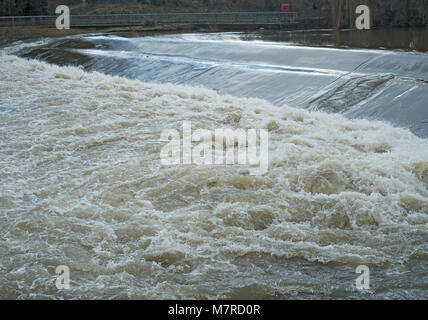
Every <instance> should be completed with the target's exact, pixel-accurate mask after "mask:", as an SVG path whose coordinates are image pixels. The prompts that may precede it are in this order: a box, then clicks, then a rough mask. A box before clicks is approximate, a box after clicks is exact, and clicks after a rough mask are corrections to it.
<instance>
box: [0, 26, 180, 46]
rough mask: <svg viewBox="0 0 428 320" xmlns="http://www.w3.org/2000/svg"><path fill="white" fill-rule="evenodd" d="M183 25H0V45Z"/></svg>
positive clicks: (159, 30)
mask: <svg viewBox="0 0 428 320" xmlns="http://www.w3.org/2000/svg"><path fill="white" fill-rule="evenodd" d="M183 29H184V27H183V26H180V25H168V26H165V25H159V26H156V27H144V26H134V27H110V28H71V29H70V30H58V29H56V28H47V27H37V26H28V27H14V28H6V27H0V46H1V45H5V44H8V43H12V42H15V41H19V40H30V39H38V38H48V37H49V38H51V37H65V36H70V35H77V34H91V33H116V32H117V33H126V34H132V33H136V34H156V33H166V32H174V31H179V30H180V31H181V30H183Z"/></svg>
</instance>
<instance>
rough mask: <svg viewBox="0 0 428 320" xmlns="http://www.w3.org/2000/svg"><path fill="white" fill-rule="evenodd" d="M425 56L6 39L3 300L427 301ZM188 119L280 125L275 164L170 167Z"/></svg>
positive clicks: (172, 41)
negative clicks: (362, 276) (164, 158)
mask: <svg viewBox="0 0 428 320" xmlns="http://www.w3.org/2000/svg"><path fill="white" fill-rule="evenodd" d="M76 44H78V45H76ZM82 46H83V47H82ZM15 52H18V55H21V57H19V56H16V55H13V54H12V53H15ZM66 53H67V54H68V55H66ZM31 55H33V56H34V55H36V56H37V57H38V58H39V59H45V60H46V61H49V62H52V63H53V62H56V61H55V59H57V60H59V59H60V58H61V57H63V58H64V57H66V59H68V62H69V63H75V64H77V65H80V68H79V67H76V66H64V65H63V64H65V62H64V61H62V62H61V61H59V62H58V63H59V64H60V66H57V65H54V64H48V63H47V62H46V61H39V60H34V59H30V60H27V59H24V58H22V56H31ZM427 59H428V56H427V55H426V54H418V53H404V52H393V51H380V50H339V49H333V48H311V49H309V48H307V47H298V46H292V45H285V44H277V43H268V42H260V41H249V42H248V41H240V40H239V39H234V38H233V37H230V36H227V37H226V38H222V36H221V35H211V36H209V35H201V36H198V35H186V36H184V35H182V36H166V37H165V36H164V37H158V38H135V39H126V38H118V37H108V36H80V37H73V38H68V39H65V40H64V39H59V40H46V41H43V42H41V43H38V44H35V43H33V44H28V43H27V44H20V45H17V46H15V47H9V48H4V49H2V52H1V53H0V74H1V77H0V122H1V124H0V181H1V184H0V239H1V240H0V298H2V299H5V298H21V299H28V298H30V299H33V298H34V299H41V298H48V299H50V298H54V299H55V298H74V299H79V298H89V299H93V298H106V299H113V298H118V299H153V298H174V299H175V298H185V299H187V298H189V299H192V298H201V299H207V298H208V299H211V298H212V299H214V298H231V299H233V298H238V299H240V298H290V297H291V298H302V299H305V298H325V299H332V298H333V299H334V298H363V299H365V298H367V299H373V298H404V299H406V298H409V299H411V298H425V299H426V298H428V262H427V261H428V260H427V258H428V189H427V185H428V140H426V139H424V137H427V136H428V130H427V124H426V123H427V122H428V120H426V119H427V118H428V116H427V107H426V103H427V101H428V90H427V87H428V84H427V82H428V63H427ZM183 84H184V85H183ZM196 85H203V86H204V87H206V88H202V87H200V86H196ZM227 94H230V95H227ZM248 97H250V98H248ZM325 111H328V112H330V113H325ZM341 113H342V114H341ZM356 117H365V118H367V119H351V118H356ZM374 119H377V120H387V121H389V123H391V124H389V123H388V122H382V121H377V120H374ZM183 120H189V121H191V122H192V124H193V126H194V128H195V129H196V128H204V129H209V130H215V129H217V128H267V129H269V131H270V140H269V161H270V168H269V172H268V173H267V174H266V175H264V176H250V175H248V173H247V172H248V171H247V170H245V169H246V168H245V167H244V166H241V165H239V166H238V165H236V166H172V167H165V166H162V165H161V162H160V158H159V157H160V150H161V148H162V146H163V144H162V143H161V142H160V141H159V138H160V135H161V131H163V130H165V129H169V128H176V129H178V130H179V129H180V128H181V123H182V121H183ZM399 127H402V128H399ZM412 132H413V133H412ZM415 134H416V135H415ZM59 265H67V266H69V267H70V270H71V288H70V290H62V291H59V290H58V289H56V287H55V279H56V276H57V275H56V274H55V269H56V267H57V266H59ZM358 265H368V266H369V267H370V271H371V282H370V283H371V290H370V291H368V292H359V291H358V290H357V289H356V288H355V279H356V277H357V276H358V275H356V273H355V268H356V267H357V266H358Z"/></svg>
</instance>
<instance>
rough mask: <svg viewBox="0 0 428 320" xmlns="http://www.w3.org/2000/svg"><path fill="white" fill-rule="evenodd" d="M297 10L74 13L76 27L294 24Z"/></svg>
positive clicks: (0, 20)
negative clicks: (147, 23)
mask: <svg viewBox="0 0 428 320" xmlns="http://www.w3.org/2000/svg"><path fill="white" fill-rule="evenodd" d="M299 18H300V16H299V14H298V13H297V12H287V13H286V14H284V13H282V12H227V13H165V14H111V15H71V16H70V21H71V26H72V27H73V26H74V27H90V26H94V27H96V26H125V25H127V26H129V25H143V24H145V23H146V22H155V23H210V24H222V23H224V24H229V23H231V24H233V23H246V24H294V23H296V22H297V21H298V20H299ZM56 19H57V16H19V17H0V27H12V26H55V21H56Z"/></svg>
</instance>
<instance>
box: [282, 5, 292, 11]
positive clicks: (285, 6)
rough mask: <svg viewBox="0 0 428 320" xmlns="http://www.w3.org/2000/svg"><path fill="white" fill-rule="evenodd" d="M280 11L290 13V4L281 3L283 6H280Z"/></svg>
mask: <svg viewBox="0 0 428 320" xmlns="http://www.w3.org/2000/svg"><path fill="white" fill-rule="evenodd" d="M281 11H282V12H288V11H290V4H289V3H283V4H281Z"/></svg>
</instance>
